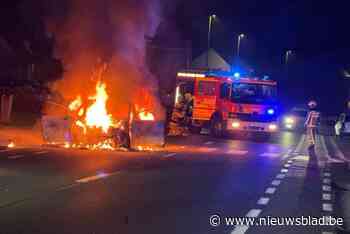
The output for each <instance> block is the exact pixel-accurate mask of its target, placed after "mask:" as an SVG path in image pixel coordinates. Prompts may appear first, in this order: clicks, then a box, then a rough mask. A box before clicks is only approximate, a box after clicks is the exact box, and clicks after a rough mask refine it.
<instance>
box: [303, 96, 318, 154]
mask: <svg viewBox="0 0 350 234" xmlns="http://www.w3.org/2000/svg"><path fill="white" fill-rule="evenodd" d="M308 106H309V108H310V111H309V113H308V115H307V118H306V121H305V127H306V135H307V138H308V142H309V149H311V148H314V147H315V144H316V130H317V125H318V121H319V118H320V113H319V112H318V111H316V106H317V103H316V102H315V101H310V102H309V103H308Z"/></svg>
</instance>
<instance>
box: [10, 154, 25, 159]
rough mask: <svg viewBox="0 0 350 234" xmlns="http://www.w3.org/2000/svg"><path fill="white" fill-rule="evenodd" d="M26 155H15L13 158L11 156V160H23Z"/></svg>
mask: <svg viewBox="0 0 350 234" xmlns="http://www.w3.org/2000/svg"><path fill="white" fill-rule="evenodd" d="M23 157H24V155H13V156H9V157H8V158H9V159H17V158H23Z"/></svg>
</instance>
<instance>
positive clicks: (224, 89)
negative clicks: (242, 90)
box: [220, 83, 231, 99]
mask: <svg viewBox="0 0 350 234" xmlns="http://www.w3.org/2000/svg"><path fill="white" fill-rule="evenodd" d="M230 93H231V89H230V85H229V84H227V83H223V84H221V86H220V98H221V99H229V98H230Z"/></svg>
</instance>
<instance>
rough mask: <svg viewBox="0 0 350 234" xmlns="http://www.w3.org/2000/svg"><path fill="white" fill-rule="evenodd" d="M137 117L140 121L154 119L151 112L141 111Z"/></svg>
mask: <svg viewBox="0 0 350 234" xmlns="http://www.w3.org/2000/svg"><path fill="white" fill-rule="evenodd" d="M139 119H140V120H142V121H154V115H153V114H152V113H151V112H147V111H142V112H140V113H139Z"/></svg>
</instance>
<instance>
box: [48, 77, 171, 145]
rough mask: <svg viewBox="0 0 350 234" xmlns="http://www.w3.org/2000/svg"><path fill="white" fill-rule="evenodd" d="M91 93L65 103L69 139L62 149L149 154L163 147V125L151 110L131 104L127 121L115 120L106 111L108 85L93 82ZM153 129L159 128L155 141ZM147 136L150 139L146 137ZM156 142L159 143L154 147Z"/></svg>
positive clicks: (77, 96)
mask: <svg viewBox="0 0 350 234" xmlns="http://www.w3.org/2000/svg"><path fill="white" fill-rule="evenodd" d="M94 91H95V93H94V94H91V95H89V96H87V97H86V98H84V97H83V96H82V95H80V94H78V95H76V98H75V99H74V100H71V101H70V103H69V104H68V108H67V110H68V112H69V113H68V115H69V116H70V125H71V127H70V134H69V135H70V137H69V140H66V142H65V143H64V145H63V146H64V147H65V148H85V149H89V150H99V149H104V150H116V149H120V148H130V147H131V148H133V149H135V150H147V151H149V150H154V147H153V146H154V145H163V144H164V140H163V138H164V135H163V132H164V126H163V125H164V123H163V122H161V126H159V123H158V125H157V124H155V123H157V121H156V118H155V116H154V114H153V113H152V112H151V111H150V110H148V109H146V108H142V107H140V106H139V105H130V108H129V110H128V112H129V113H128V116H129V117H128V119H116V118H114V117H113V115H112V114H111V113H110V112H109V110H108V105H107V103H108V101H109V95H108V92H107V84H106V83H104V82H101V81H98V82H96V86H95V90H94ZM145 126H148V127H146V128H145ZM154 128H157V129H158V130H157V131H156V134H157V135H160V136H157V137H158V138H157V137H156V138H157V139H156V140H154V139H155V137H154V134H155V131H154ZM159 128H160V131H159ZM149 134H153V136H151V137H145V135H149ZM140 139H141V140H140ZM142 139H143V140H142ZM145 139H146V140H145ZM149 139H151V141H150V140H149ZM159 140H160V142H161V143H160V144H157V143H156V144H153V143H154V142H157V141H159ZM149 142H151V144H149ZM51 143H52V142H51Z"/></svg>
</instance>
